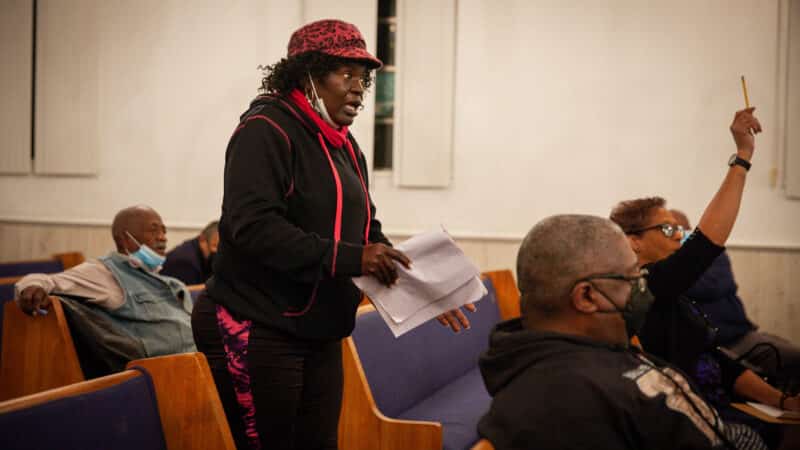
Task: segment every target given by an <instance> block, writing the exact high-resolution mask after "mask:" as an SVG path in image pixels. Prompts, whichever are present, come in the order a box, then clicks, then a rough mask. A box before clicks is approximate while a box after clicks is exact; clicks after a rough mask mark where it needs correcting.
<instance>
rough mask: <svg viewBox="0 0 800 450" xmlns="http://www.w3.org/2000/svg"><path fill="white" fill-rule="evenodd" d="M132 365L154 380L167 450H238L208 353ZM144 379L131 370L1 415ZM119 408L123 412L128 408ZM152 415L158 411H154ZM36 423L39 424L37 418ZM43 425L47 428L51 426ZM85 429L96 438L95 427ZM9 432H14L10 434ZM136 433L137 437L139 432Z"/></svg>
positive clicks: (7, 406) (19, 402)
mask: <svg viewBox="0 0 800 450" xmlns="http://www.w3.org/2000/svg"><path fill="white" fill-rule="evenodd" d="M129 366H130V367H131V368H132V367H134V366H136V367H141V368H143V369H144V370H145V371H146V373H147V374H149V376H150V377H151V378H152V383H153V388H154V391H155V399H154V400H157V411H158V413H157V414H158V416H159V418H158V420H159V421H160V423H161V429H162V431H163V435H164V441H165V442H166V448H167V449H168V450H217V449H220V450H235V449H236V447H235V446H234V443H233V437H232V436H231V432H230V428H229V427H228V422H227V420H226V419H225V414H224V412H223V410H222V403H221V402H220V399H219V396H218V395H217V391H216V388H215V386H214V381H213V379H212V378H211V371H210V370H209V367H208V363H207V361H206V359H205V356H203V354H201V353H185V354H180V355H170V356H162V357H157V358H148V359H141V360H137V361H132V362H131V363H130V364H129ZM143 376H145V375H143V373H142V372H140V371H138V370H135V369H129V370H126V371H124V372H120V373H116V374H113V375H108V376H105V377H100V378H96V379H94V380H89V381H83V382H79V383H74V384H71V385H68V386H63V387H60V388H57V389H51V390H48V391H44V392H40V393H37V394H33V395H29V396H26V397H21V398H16V399H13V400H9V401H6V402H2V403H0V415H2V414H6V413H11V412H14V411H19V410H22V409H26V408H32V407H35V406H37V405H42V404H45V403H48V402H52V401H55V400H63V399H67V398H69V397H74V396H78V395H82V394H87V393H92V392H96V391H100V390H103V389H107V388H109V387H113V386H117V385H120V384H121V383H124V382H126V381H129V380H131V379H135V378H139V377H143ZM154 406H155V405H154ZM84 407H85V406H84ZM115 408H117V409H120V408H124V405H118V406H116V407H115ZM153 410H154V411H155V408H153ZM32 419H34V420H35V416H33V417H32ZM41 425H42V427H44V429H45V430H46V429H47V423H43V424H41ZM82 430H83V431H84V432H88V433H91V430H92V427H91V424H88V426H87V427H85V428H83V429H82ZM130 431H131V430H125V429H121V430H120V431H116V430H111V431H110V433H112V434H115V433H126V432H128V433H130ZM6 432H12V431H11V430H6ZM133 432H134V433H135V430H134V431H133ZM112 437H113V436H112ZM68 443H69V441H65V445H66V444H68ZM89 450H93V449H89Z"/></svg>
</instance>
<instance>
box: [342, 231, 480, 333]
mask: <svg viewBox="0 0 800 450" xmlns="http://www.w3.org/2000/svg"><path fill="white" fill-rule="evenodd" d="M397 249H398V250H400V251H402V252H403V253H405V254H406V255H407V256H408V257H409V258H410V259H411V269H410V270H409V269H406V268H405V267H403V266H402V265H400V264H397V271H398V275H399V278H398V280H397V283H396V284H395V285H393V286H392V287H386V286H384V285H382V284H381V283H380V282H379V281H378V280H377V279H376V278H374V277H371V276H363V277H358V278H354V279H353V282H355V284H356V286H358V287H359V288H360V289H361V290H362V291H364V293H365V294H367V296H369V298H370V299H371V300H372V303H373V304H374V305H375V309H376V310H377V311H378V313H379V314H380V315H381V317H382V318H383V320H384V321H385V322H386V324H387V325H389V328H390V329H391V330H392V333H393V334H394V335H395V337H398V336H400V335H402V334H403V333H406V332H408V331H410V330H412V329H414V328H416V327H418V326H419V325H422V324H423V323H425V322H427V321H428V320H431V319H433V318H434V317H436V316H438V315H440V314H442V313H443V312H446V311H449V310H451V309H455V308H458V307H459V306H463V305H465V304H467V303H472V302H475V301H477V300H480V299H481V297H483V296H484V295H486V292H487V291H486V288H485V287H484V285H483V283H482V282H481V280H480V278H479V275H480V271H479V270H478V268H477V267H476V266H475V265H474V264H472V262H471V261H470V260H469V259H467V257H466V256H465V255H464V252H462V251H461V249H460V248H458V246H457V245H456V243H455V242H454V241H453V239H452V238H451V237H450V236H449V235H448V234H447V233H446V232H444V231H431V232H428V233H423V234H419V235H417V236H414V237H412V238H411V239H409V240H407V241H405V242H403V243H401V244H400V245H398V246H397Z"/></svg>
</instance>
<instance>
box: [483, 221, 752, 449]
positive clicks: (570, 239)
mask: <svg viewBox="0 0 800 450" xmlns="http://www.w3.org/2000/svg"><path fill="white" fill-rule="evenodd" d="M648 276H649V275H648V273H647V271H646V270H643V269H641V267H640V265H639V262H638V260H637V257H636V254H635V253H634V252H633V251H632V249H631V247H630V245H629V243H628V240H627V239H626V237H625V234H624V233H623V232H622V230H620V228H619V227H618V226H617V225H615V224H614V223H613V222H611V221H610V220H608V219H604V218H601V217H592V216H579V215H563V216H553V217H550V218H547V219H545V220H543V221H541V222H539V223H538V224H537V225H536V226H534V227H533V229H531V231H530V232H529V233H528V235H527V236H526V237H525V239H524V240H523V242H522V245H521V246H520V249H519V253H518V255H517V277H518V280H519V281H518V282H519V290H520V294H521V308H522V317H521V318H517V319H512V320H509V321H506V322H502V323H500V324H498V325H497V326H496V327H495V329H494V330H493V332H492V335H491V338H490V344H489V350H488V351H487V352H486V353H484V354H483V355H481V358H480V362H479V365H480V370H481V374H482V376H483V380H484V383H485V384H486V388H487V390H488V391H489V393H490V394H491V395H492V397H493V399H492V404H491V407H490V409H489V411H488V412H487V413H486V414H485V415H484V416H483V417H482V418H481V420H480V422H479V423H478V432H479V434H480V435H481V437H483V438H485V439H487V440H489V441H490V442H491V443H492V445H493V446H494V448H495V449H497V450H513V449H519V450H522V449H592V448H597V449H612V448H613V449H650V450H658V449H677V448H680V449H712V448H714V449H717V448H734V449H764V448H766V447H765V445H764V442H763V441H762V440H761V438H760V437H759V436H758V435H757V434H756V433H755V432H754V431H753V430H752V429H750V428H749V427H746V426H744V425H739V424H734V425H732V424H728V423H724V422H723V421H722V419H721V418H720V416H719V414H717V412H716V411H715V410H714V408H713V407H712V406H710V405H709V404H708V403H707V402H706V401H705V400H703V399H702V398H701V396H700V395H698V394H697V393H695V391H694V390H693V387H692V386H691V385H690V383H689V381H688V380H687V379H686V378H685V375H683V374H682V373H681V372H680V371H679V370H677V369H675V368H674V366H671V365H670V364H668V363H665V362H663V361H661V360H660V359H658V358H656V357H653V356H650V355H649V354H647V353H643V352H642V351H640V350H639V349H637V348H636V347H633V346H631V345H629V344H628V343H629V337H630V336H632V334H633V333H635V331H636V329H638V328H639V326H640V324H641V322H642V319H643V318H644V317H645V315H646V314H647V310H648V308H649V307H650V305H652V303H653V294H651V292H650V290H649V289H648V280H647V277H648Z"/></svg>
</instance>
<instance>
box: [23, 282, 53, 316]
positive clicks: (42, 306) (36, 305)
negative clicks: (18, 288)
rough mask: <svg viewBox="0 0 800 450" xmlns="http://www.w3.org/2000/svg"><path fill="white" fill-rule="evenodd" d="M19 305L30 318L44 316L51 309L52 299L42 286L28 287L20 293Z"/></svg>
mask: <svg viewBox="0 0 800 450" xmlns="http://www.w3.org/2000/svg"><path fill="white" fill-rule="evenodd" d="M17 304H18V305H19V307H20V309H22V312H24V313H25V314H28V315H29V316H35V315H37V314H41V315H44V314H47V309H48V308H49V307H50V298H49V297H48V295H47V291H45V290H44V289H43V288H42V287H41V286H28V287H26V288H25V289H23V290H22V292H20V294H19V298H18V299H17Z"/></svg>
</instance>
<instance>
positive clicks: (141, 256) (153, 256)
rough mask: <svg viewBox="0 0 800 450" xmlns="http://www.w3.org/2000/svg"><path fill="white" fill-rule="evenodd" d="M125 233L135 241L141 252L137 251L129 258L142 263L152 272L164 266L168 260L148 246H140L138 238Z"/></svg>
mask: <svg viewBox="0 0 800 450" xmlns="http://www.w3.org/2000/svg"><path fill="white" fill-rule="evenodd" d="M125 233H126V234H127V235H128V237H130V238H131V239H133V242H135V243H136V245H138V246H139V250H136V251H135V252H133V253H128V256H129V257H131V258H133V259H136V260H137V261H139V262H140V263H142V265H144V266H145V267H147V268H148V269H150V270H156V269H158V268H159V267H161V266H162V265H163V264H164V261H166V260H167V258H165V257H163V256H161V255H159V254H158V253H156V251H155V250H153V249H152V248H150V247H148V246H147V245H145V244H140V243H139V241H137V240H136V238H135V237H133V235H131V234H130V233H128V232H127V231H126V232H125Z"/></svg>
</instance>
